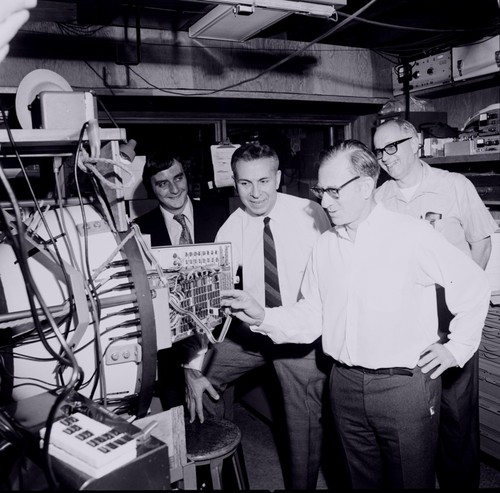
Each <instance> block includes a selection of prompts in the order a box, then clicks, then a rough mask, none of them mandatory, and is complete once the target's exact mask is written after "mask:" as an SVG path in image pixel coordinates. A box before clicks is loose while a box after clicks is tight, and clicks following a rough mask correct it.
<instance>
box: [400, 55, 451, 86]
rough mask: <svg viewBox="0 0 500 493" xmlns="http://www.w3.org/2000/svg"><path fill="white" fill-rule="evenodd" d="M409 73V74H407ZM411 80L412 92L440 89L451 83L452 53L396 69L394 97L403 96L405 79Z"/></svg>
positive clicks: (429, 57) (427, 58) (434, 56)
mask: <svg viewBox="0 0 500 493" xmlns="http://www.w3.org/2000/svg"><path fill="white" fill-rule="evenodd" d="M407 71H408V73H407ZM405 77H408V78H409V79H410V83H409V88H410V92H416V91H419V90H423V89H429V88H431V87H438V86H442V85H444V84H448V83H450V82H451V51H446V52H444V53H439V54H437V55H432V56H428V57H425V58H421V59H420V60H416V61H415V62H412V63H410V64H409V65H408V66H406V65H398V66H396V67H394V70H393V72H392V87H393V93H394V95H399V94H403V87H404V78H405Z"/></svg>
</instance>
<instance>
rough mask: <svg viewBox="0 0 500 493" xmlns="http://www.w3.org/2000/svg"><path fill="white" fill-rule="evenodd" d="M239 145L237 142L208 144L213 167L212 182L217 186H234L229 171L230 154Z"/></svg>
mask: <svg viewBox="0 0 500 493" xmlns="http://www.w3.org/2000/svg"><path fill="white" fill-rule="evenodd" d="M238 147H240V145H239V144H227V145H226V144H223V145H213V146H210V152H211V154H212V164H213V167H214V182H215V186H216V187H217V188H222V187H232V186H234V181H233V172H232V171H231V156H232V155H233V152H234V151H236V149H238Z"/></svg>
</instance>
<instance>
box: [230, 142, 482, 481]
mask: <svg viewBox="0 0 500 493" xmlns="http://www.w3.org/2000/svg"><path fill="white" fill-rule="evenodd" d="M378 175H379V166H378V163H377V160H376V158H375V156H374V155H373V154H372V153H371V152H370V151H369V150H368V149H367V147H366V146H365V145H364V144H362V143H361V142H358V141H353V140H350V141H345V142H342V143H341V144H339V145H337V146H334V147H332V148H330V149H328V150H327V151H326V152H325V153H324V154H323V156H322V157H321V159H320V167H319V171H318V185H317V186H315V187H313V189H312V190H313V192H314V193H316V194H317V195H318V197H321V200H322V205H323V207H324V208H325V209H326V210H327V211H328V213H329V215H330V218H331V219H332V222H333V223H334V224H335V225H336V226H335V227H334V228H332V229H330V230H329V231H328V232H326V233H325V234H323V235H322V236H321V238H320V239H319V240H318V242H317V243H316V245H315V246H314V248H313V252H312V254H311V257H310V260H309V262H308V266H307V269H306V272H305V276H304V281H303V283H302V286H301V294H302V298H301V299H300V301H298V302H297V303H295V304H294V305H291V306H288V307H280V308H265V309H264V308H263V307H262V306H261V305H259V303H258V302H257V301H256V300H255V299H253V298H252V297H251V296H250V295H249V294H248V293H245V292H244V291H238V290H232V291H228V292H226V293H222V294H223V300H222V301H223V304H227V306H229V307H230V309H231V311H232V312H233V314H234V315H236V316H237V317H238V318H240V319H241V320H243V321H244V322H246V323H249V324H251V325H250V328H251V329H252V331H256V332H259V333H262V334H267V335H268V336H269V337H270V338H271V339H272V340H273V341H274V342H276V343H286V342H296V343H299V342H300V343H308V342H310V341H313V340H315V339H316V338H317V337H318V336H322V342H323V350H324V351H325V353H326V354H328V355H330V356H331V357H332V358H333V361H334V364H333V368H332V372H331V376H330V386H329V387H330V397H331V408H332V412H333V415H334V418H335V422H336V424H337V429H338V431H339V434H340V437H341V441H342V443H343V446H344V450H345V453H346V456H347V462H348V467H349V470H350V475H351V480H352V486H353V488H354V489H372V488H378V489H384V490H390V489H403V488H404V489H406V488H413V489H432V488H434V487H435V481H436V479H435V457H436V452H437V440H438V425H439V413H440V403H441V399H440V397H441V374H442V373H443V372H444V371H445V370H446V369H448V368H450V367H454V366H457V365H458V366H460V367H463V366H464V365H465V363H466V362H467V361H468V360H469V359H470V358H471V357H472V355H473V354H474V353H475V351H476V350H477V348H478V346H479V343H480V340H481V332H482V328H483V325H484V320H485V318H486V314H487V311H488V306H489V300H490V287H489V282H488V278H487V276H486V274H485V273H484V271H483V270H482V269H481V268H480V267H479V266H478V265H477V264H476V263H474V262H473V261H472V260H471V259H470V258H469V257H468V256H467V255H465V254H464V253H463V252H461V251H460V250H459V249H457V248H456V247H454V246H453V245H450V243H449V242H448V241H446V240H445V239H444V238H443V237H442V235H440V234H439V233H438V232H437V231H435V230H434V228H432V226H431V225H430V224H429V223H428V222H427V221H421V220H418V219H415V218H412V217H409V216H407V215H403V214H399V213H395V212H391V211H389V210H387V209H386V208H385V207H384V206H383V205H382V204H380V203H379V204H377V203H376V202H375V200H374V190H375V187H376V183H377V179H378ZM436 284H439V285H440V286H443V288H444V291H445V296H446V301H447V303H448V306H449V308H450V311H451V312H452V313H453V314H454V318H453V320H452V321H451V323H450V336H449V340H448V341H447V342H446V343H444V344H442V343H440V341H439V336H438V333H437V326H438V319H437V310H436V296H435V285H436Z"/></svg>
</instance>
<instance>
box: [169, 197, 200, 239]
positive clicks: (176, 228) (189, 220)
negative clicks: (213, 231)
mask: <svg viewBox="0 0 500 493" xmlns="http://www.w3.org/2000/svg"><path fill="white" fill-rule="evenodd" d="M160 210H161V213H162V215H163V219H164V220H165V226H166V227H167V231H168V235H169V236H170V241H171V243H172V245H178V244H179V241H180V238H181V234H182V226H181V225H180V223H179V222H178V221H176V220H175V219H174V214H172V213H171V212H170V211H167V210H166V209H165V208H164V207H162V206H161V205H160ZM182 214H184V216H186V224H187V227H188V229H189V232H190V233H191V238H192V239H193V242H195V241H196V238H195V237H194V217H193V204H192V203H191V199H190V198H189V197H188V200H187V202H186V206H185V207H184V210H183V211H182Z"/></svg>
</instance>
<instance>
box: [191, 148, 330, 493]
mask: <svg viewBox="0 0 500 493" xmlns="http://www.w3.org/2000/svg"><path fill="white" fill-rule="evenodd" d="M278 166H279V161H278V156H277V154H276V152H275V151H274V150H273V149H271V148H270V147H269V146H266V145H261V144H257V143H250V144H245V145H243V146H241V147H240V148H238V149H237V150H236V151H235V153H234V154H233V156H232V160H231V167H232V170H233V175H234V180H235V184H236V188H237V190H238V195H239V197H240V200H241V202H242V204H243V206H242V207H240V208H238V209H237V210H236V211H235V212H233V213H232V214H231V216H230V217H229V218H228V220H227V221H226V222H225V223H224V225H223V226H222V227H221V229H220V230H219V232H218V233H217V238H216V241H223V242H225V241H229V242H231V244H232V255H233V265H235V266H236V267H241V274H242V285H243V286H244V288H245V289H246V290H248V291H249V292H251V293H252V294H253V295H254V296H255V297H256V298H257V299H259V300H260V301H261V302H262V303H263V304H264V303H266V304H269V303H272V305H271V306H276V304H278V305H281V304H283V305H284V306H286V305H289V304H292V303H294V302H295V301H296V300H297V299H298V296H299V288H300V283H301V281H302V277H303V274H304V269H305V266H306V263H307V259H308V258H309V254H310V252H311V249H312V247H313V245H314V243H315V242H316V240H317V239H318V238H319V236H320V235H321V233H322V232H323V231H325V230H327V229H328V228H329V227H330V222H329V220H328V216H327V215H326V214H325V212H324V211H323V210H322V208H321V206H320V205H319V204H318V203H316V202H315V201H311V200H307V199H303V198H299V197H294V196H292V195H286V194H282V193H279V192H278V191H277V189H278V187H279V185H280V178H281V172H280V170H279V169H278ZM266 222H267V223H268V227H267V228H269V229H270V231H271V234H272V243H274V255H273V256H275V257H276V260H277V262H276V264H277V265H274V266H272V269H270V270H272V271H273V272H271V273H269V272H270V270H268V269H266V265H267V266H268V267H269V264H272V263H273V261H272V260H271V259H270V258H268V257H267V256H266V251H265V245H267V247H269V246H270V243H269V241H270V240H265V239H264V230H265V229H267V228H265V223H266ZM267 250H268V249H267ZM268 253H269V252H268ZM276 271H277V274H278V278H277V279H276V278H275V279H271V277H272V276H273V275H274V276H275V275H276ZM266 284H267V286H268V289H266ZM271 284H272V285H273V293H272V294H270V292H269V287H270V285H271ZM266 291H267V293H266ZM268 306H269V305H268ZM310 342H311V344H303V345H289V346H288V347H280V346H276V345H274V344H272V342H271V341H270V340H269V339H268V338H267V337H264V336H262V335H260V334H252V333H250V332H249V331H248V329H247V328H246V327H241V325H238V324H234V323H233V324H232V325H231V327H230V329H229V332H228V335H227V337H226V340H225V341H224V342H222V343H220V344H216V345H214V346H213V347H212V349H211V351H210V353H209V355H207V357H206V358H205V366H204V368H203V372H201V371H200V369H201V365H200V367H199V369H196V368H193V366H194V365H190V366H192V367H191V368H190V369H186V381H187V383H188V405H189V410H190V413H191V420H193V419H195V413H196V414H197V415H198V417H199V419H200V420H203V419H204V411H205V413H206V414H209V415H217V416H223V415H225V416H226V417H227V418H230V417H231V414H230V412H231V410H230V409H224V405H223V399H222V398H219V395H220V394H222V393H223V392H224V391H225V389H226V387H227V386H228V385H229V384H231V383H233V382H235V381H236V380H237V379H238V378H240V377H241V376H243V375H245V374H247V373H248V372H250V371H251V370H253V369H255V368H257V367H261V366H263V365H264V364H266V363H267V362H272V363H273V365H274V368H275V370H276V373H277V376H278V380H279V382H280V385H281V390H282V396H283V403H284V411H285V420H286V425H287V434H288V444H287V447H286V448H285V450H286V451H287V453H288V464H287V467H285V468H284V479H285V488H287V489H308V490H313V489H315V488H316V483H317V479H318V472H319V466H320V455H321V444H322V433H323V430H322V423H321V411H322V409H321V408H322V394H323V387H324V382H325V378H326V377H325V373H324V371H323V369H322V368H321V361H319V362H318V359H317V357H318V356H319V357H320V360H321V356H322V354H321V346H320V341H315V342H313V341H310ZM318 349H319V351H318ZM318 353H319V354H318ZM318 365H319V367H318ZM207 394H208V395H207ZM203 396H204V400H203ZM202 401H203V402H202ZM224 413H225V414H224Z"/></svg>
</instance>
